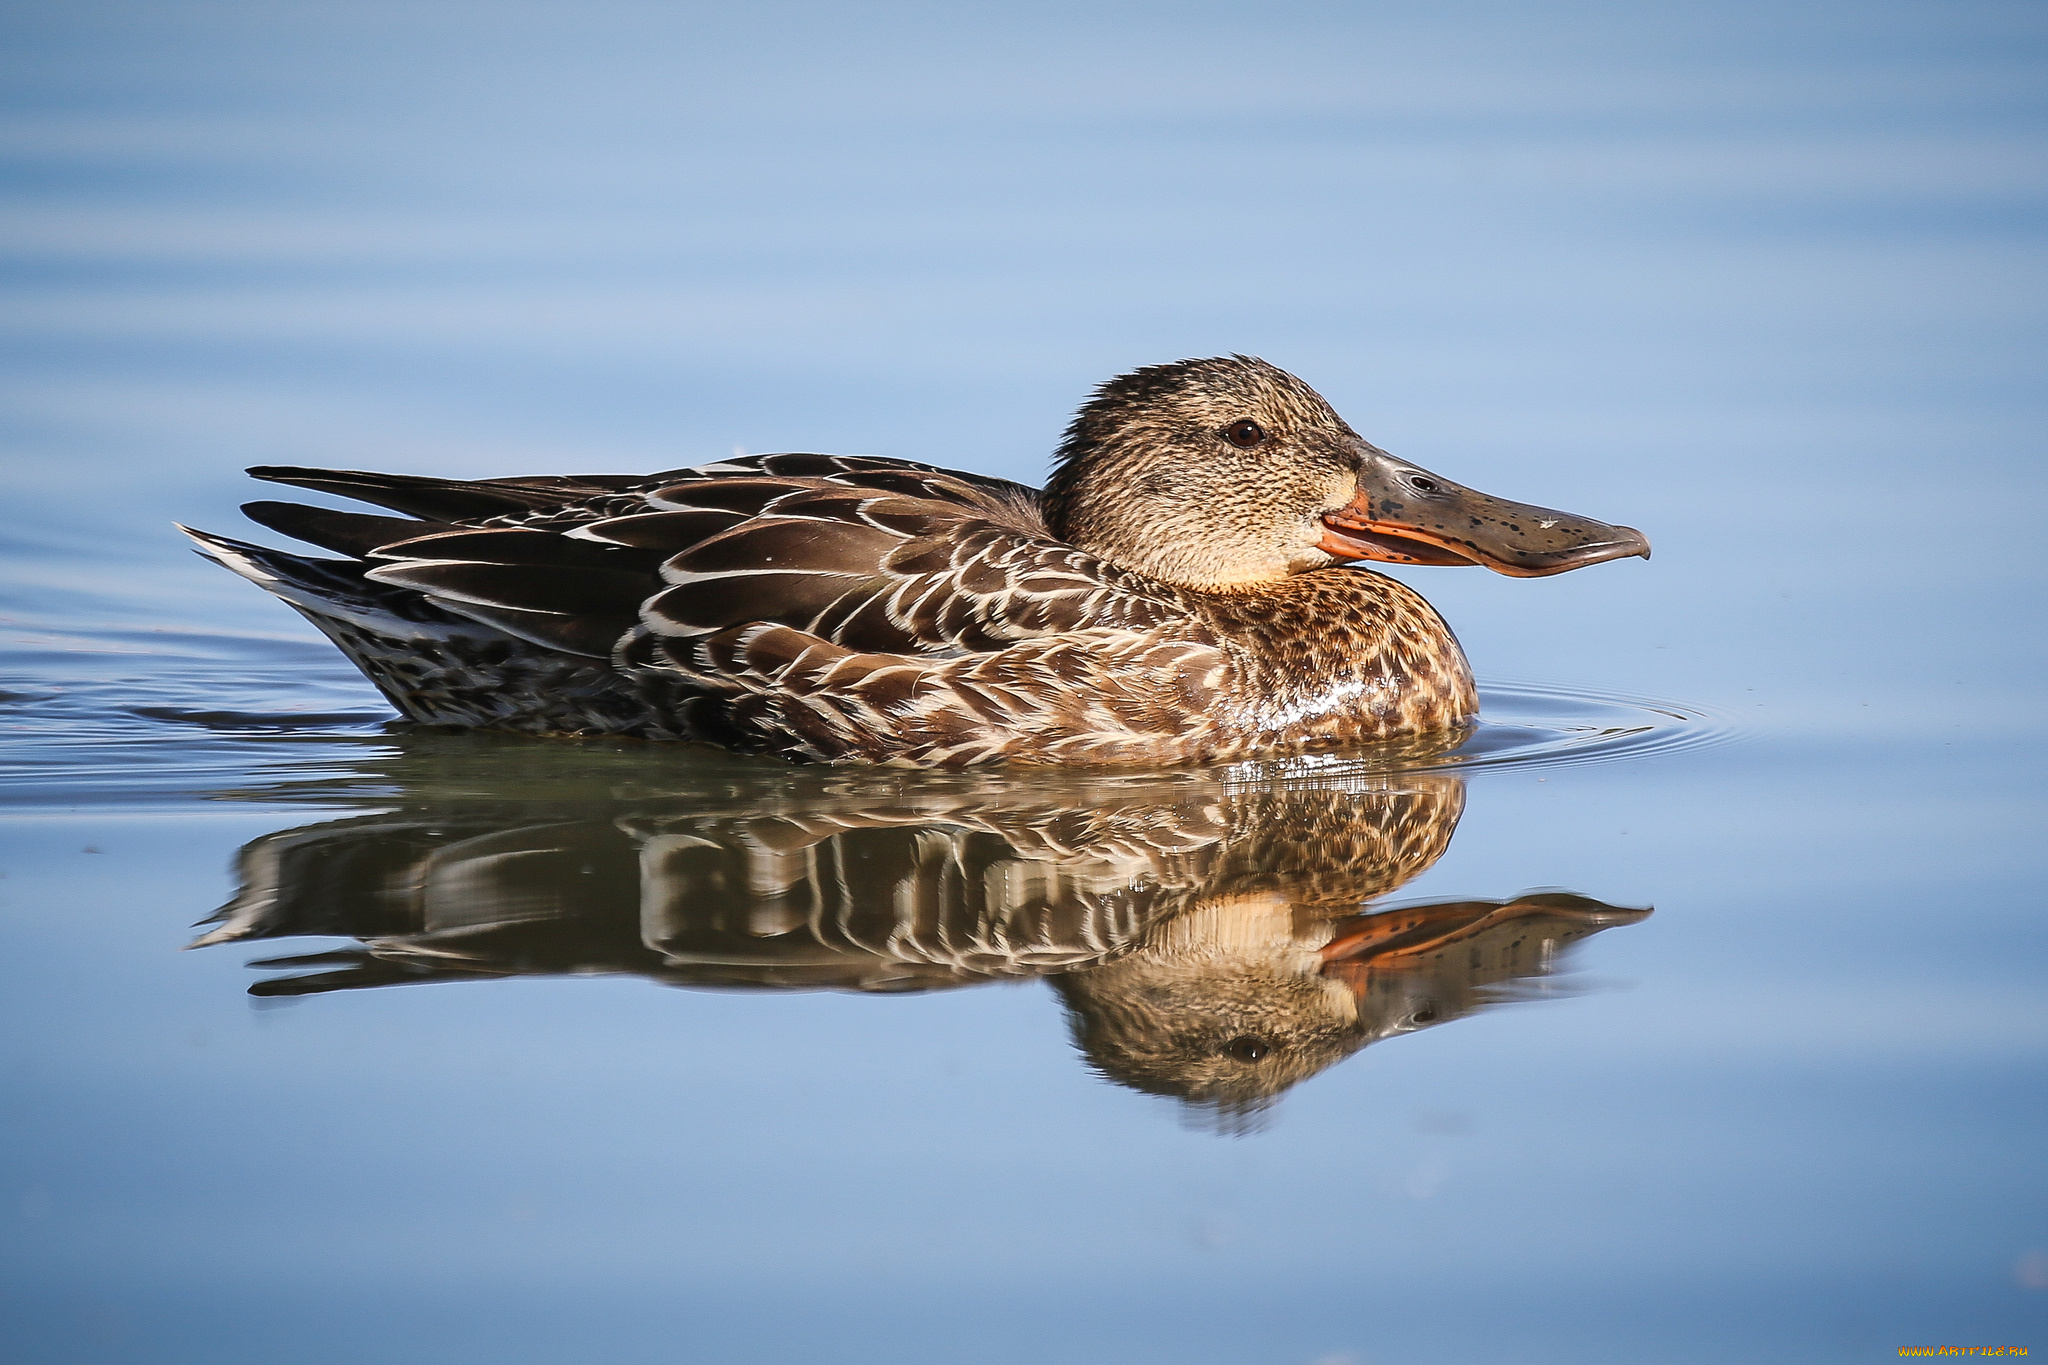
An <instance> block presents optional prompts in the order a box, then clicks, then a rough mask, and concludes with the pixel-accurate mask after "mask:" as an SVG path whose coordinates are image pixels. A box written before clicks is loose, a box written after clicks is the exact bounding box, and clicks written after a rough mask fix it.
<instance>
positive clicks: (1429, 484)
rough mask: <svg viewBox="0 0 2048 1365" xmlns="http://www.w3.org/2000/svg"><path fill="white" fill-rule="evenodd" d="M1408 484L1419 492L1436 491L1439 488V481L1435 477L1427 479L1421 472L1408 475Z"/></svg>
mask: <svg viewBox="0 0 2048 1365" xmlns="http://www.w3.org/2000/svg"><path fill="white" fill-rule="evenodd" d="M1408 486H1409V487H1410V488H1413V489H1414V490H1415V491H1416V492H1418V493H1434V492H1436V490H1437V481H1436V480H1435V479H1426V478H1424V477H1423V476H1422V475H1420V474H1410V475H1409V476H1408Z"/></svg>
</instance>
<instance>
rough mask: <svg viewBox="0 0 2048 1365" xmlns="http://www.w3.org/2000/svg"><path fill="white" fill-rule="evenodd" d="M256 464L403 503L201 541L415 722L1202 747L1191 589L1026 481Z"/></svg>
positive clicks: (770, 462)
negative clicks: (1138, 567) (496, 472)
mask: <svg viewBox="0 0 2048 1365" xmlns="http://www.w3.org/2000/svg"><path fill="white" fill-rule="evenodd" d="M250 472H251V473H252V474H254V475H255V476H256V477H258V478H263V479H268V480H270V481H273V482H279V483H288V484H293V485H296V486H299V487H303V488H309V489H313V490H316V491H320V492H326V493H339V494H343V495H346V496H349V497H353V498H356V499H358V500H361V501H364V502H369V503H372V504H375V505H377V506H380V507H383V508H386V509H389V510H391V511H394V512H398V513H401V514H403V515H401V516H397V517H393V516H375V515H366V514H359V513H350V512H336V511H331V510H327V509H322V508H315V507H307V506H302V505H298V504H292V503H276V502H262V503H252V504H249V505H248V507H247V508H246V509H245V510H246V511H247V512H248V513H249V515H250V516H251V517H252V518H253V519H254V520H256V521H258V522H260V523H262V524H264V525H266V526H269V527H271V528H273V529H275V530H279V531H283V532H285V533H286V534H289V535H292V536H295V537H297V538H299V539H302V540H305V541H308V542H311V543H313V544H316V545H320V546H322V547H324V548H326V549H329V550H333V551H337V552H339V553H341V554H344V555H347V556H348V558H347V559H344V560H315V559H308V558H305V557H303V556H298V555H288V554H282V553H280V552H277V551H272V550H265V549H262V548H260V547H256V546H251V545H245V544H242V543H240V542H236V541H231V540H227V539H225V538H223V537H218V536H210V535H205V534H202V533H194V535H195V539H197V540H198V541H199V542H200V544H201V546H202V548H203V550H204V551H205V552H206V553H208V554H210V555H211V556H213V557H214V558H216V559H218V560H220V561H221V562H222V563H224V564H226V565H227V566H228V567H230V568H232V569H235V570H236V571H237V572H239V573H242V574H243V575H244V576H246V577H249V578H251V579H252V580H254V581H256V582H258V583H259V584H261V585H262V586H263V587H265V588H267V589H269V590H270V591H272V592H274V593H276V594H277V595H278V596H280V597H282V598H284V599H285V600H286V601H287V602H290V603H291V604H292V605H293V606H295V607H297V608H298V609H299V610H300V611H301V612H303V613H304V614H306V615H307V616H308V617H309V618H310V619H312V620H313V622H314V623H315V624H316V625H318V626H319V627H320V628H321V629H322V630H323V631H325V632H326V633H327V634H328V635H329V636H330V637H331V638H333V639H334V640H335V641H336V643H337V644H339V645H340V646H341V647H342V649H343V650H344V651H345V652H346V653H347V654H348V655H349V657H350V658H351V659H352V660H354V661H355V662H356V663H357V664H358V666H360V667H361V668H362V669H363V671H364V672H365V673H366V674H367V675H369V677H370V678H371V679H372V680H373V681H374V682H376V683H377V685H378V686H379V687H380V688H381V689H382V690H383V691H384V692H385V694H386V695H387V696H388V697H389V698H390V699H391V701H392V702H393V704H394V705H396V706H397V707H398V708H399V709H400V710H401V711H403V712H404V713H405V714H406V715H407V716H409V717H410V718H412V719H414V720H416V721H420V722H423V723H426V724H436V725H460V726H468V727H487V728H495V729H510V730H518V731H523V732H527V733H581V734H589V733H613V734H628V735H637V736H642V737H647V738H678V739H708V740H712V741H714V742H718V743H721V744H725V745H727V746H729V747H734V748H740V749H766V750H769V751H773V752H778V753H782V754H784V755H786V756H788V757H791V758H803V759H812V760H824V761H837V760H848V759H851V760H866V761H896V762H906V763H914V764H920V765H928V764H948V765H952V764H960V763H968V762H979V761H987V760H990V759H998V758H1024V759H1037V760H1040V761H1091V760H1094V761H1132V760H1141V761H1142V760H1154V761H1173V760H1174V759H1178V758H1190V757H1200V756H1202V754H1201V753H1200V752H1199V751H1198V750H1196V749H1193V748H1191V747H1190V746H1191V745H1196V744H1198V743H1199V741H1198V740H1196V739H1195V737H1194V735H1193V734H1191V733H1190V731H1191V725H1190V718H1191V717H1197V718H1198V717H1200V716H1202V715H1203V714H1205V711H1206V708H1207V704H1208V702H1209V701H1210V700H1211V698H1209V697H1208V696H1206V695H1204V693H1203V687H1204V680H1205V679H1206V680H1209V682H1210V684H1211V685H1213V682H1214V679H1215V677H1216V675H1217V673H1218V670H1219V668H1220V665H1221V656H1220V655H1218V654H1217V652H1216V651H1215V650H1214V649H1213V648H1212V647H1211V646H1210V642H1208V641H1207V640H1206V639H1204V638H1202V636H1203V632H1202V631H1200V630H1199V629H1195V630H1192V631H1191V630H1190V629H1189V611H1188V607H1187V605H1186V602H1185V600H1184V599H1183V597H1182V596H1181V595H1180V594H1179V593H1177V592H1175V591H1174V590H1172V589H1170V588H1166V587H1164V586H1162V585H1159V584H1156V583H1153V582H1151V581H1150V580H1147V579H1143V578H1140V577H1138V576H1136V575H1132V574H1129V573H1126V572H1124V571H1122V570H1120V569H1118V568H1116V567H1115V566H1113V565H1110V564H1107V563H1105V562H1103V561H1102V560H1100V559H1097V558H1095V557H1094V556H1092V555H1089V554H1087V553H1085V552H1083V551H1081V550H1078V549H1075V548H1074V547H1072V546H1069V545H1064V544H1061V543H1060V542H1058V541H1057V540H1055V539H1054V538H1053V537H1052V536H1051V535H1050V533H1049V532H1048V531H1047V529H1046V526H1045V523H1044V521H1043V519H1042V517H1041V515H1040V512H1039V505H1038V495H1037V493H1036V492H1035V491H1034V490H1031V489H1028V488H1025V487H1023V486H1021V485H1018V484H1013V483H1008V482H1005V481H1003V480H999V479H991V478H985V477H981V476H977V475H970V474H959V473H953V472H949V471H945V470H940V469H937V468H934V467H932V466H928V465H920V464H914V463H911V462H908V461H901V460H889V459H882V458H876V457H865V456H828V455H810V454H783V455H762V456H750V457H743V458H738V459H734V460H730V461H724V462H721V463H719V464H714V465H707V466H703V467H700V468H694V469H684V470H675V471H669V472H666V473H662V474H656V475H641V476H628V475H577V476H562V477H545V478H503V479H488V480H480V481H457V480H445V479H426V478H418V477H413V476H406V475H383V474H367V473H359V472H354V471H329V470H313V469H299V468H281V467H264V468H258V469H254V470H251V471H250ZM1199 728H1200V726H1199V723H1197V724H1195V725H1194V726H1193V727H1192V729H1197V730H1198V729H1199Z"/></svg>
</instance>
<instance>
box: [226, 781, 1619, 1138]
mask: <svg viewBox="0 0 2048 1365" xmlns="http://www.w3.org/2000/svg"><path fill="white" fill-rule="evenodd" d="M1084 796H1085V804H1084V803H1083V800H1082V798H1083V797H1084ZM706 804H708V803H706V802H702V801H694V802H685V801H668V802H663V801H653V802H639V803H595V802H593V803H588V804H587V805H586V806H585V807H584V808H583V809H580V810H577V811H575V812H573V814H572V813H570V812H559V813H558V814H557V817H556V818H553V819H548V820H535V819H533V818H532V817H533V814H534V810H535V808H534V807H533V806H532V805H531V804H525V805H511V804H492V803H474V804H470V805H461V804H455V805H451V804H449V803H447V802H445V801H436V802H434V803H432V804H431V805H422V806H420V807H417V808H414V809H411V810H400V811H397V812H393V813H386V814H376V815H367V816H362V817H359V818H355V819H342V820H335V821H331V822H327V823H322V824H315V825H308V826H306V827H304V828H300V829H293V830H286V831H282V832H279V833H276V834H271V835H267V836H265V837H263V838H260V839H257V840H256V841H254V842H253V843H251V844H249V845H248V846H247V847H246V848H245V849H244V850H243V851H242V855H241V864H240V873H241V889H240V891H239V893H238V894H237V895H236V896H235V898H234V899H233V900H232V901H230V902H229V903H228V904H227V905H226V906H224V907H222V908H221V910H220V911H218V912H217V913H216V914H215V916H214V917H213V919H212V920H211V921H209V923H215V924H217V926H218V927H216V928H214V929H212V930H211V931H210V932H208V933H206V934H205V935H203V936H202V937H201V938H200V939H199V940H198V941H197V943H195V944H194V946H200V945H205V944H218V943H226V942H235V941H242V940H252V939H265V938H277V937H285V936H297V935H341V936H346V937H350V938H354V939H356V940H358V944H357V945H356V946H352V947H348V948H345V949H342V950H339V951H335V952H325V953H315V954H311V955H307V956H298V957H282V958H272V959H267V960H264V961H260V962H258V963H256V964H254V965H257V966H262V967H271V968H284V969H292V970H293V972H294V973H295V974H292V975H287V976H282V977H277V978H273V979H270V980H267V981H264V982H261V983H259V984H257V985H256V986H254V987H252V988H251V989H252V992H253V993H254V994H256V995H259V996H272V997H276V996H302V995H310V994H317V993H321V992H326V991H336V990H353V989H360V988H364V987H372V986H389V985H397V984H402V983H412V982H429V981H470V980H480V979H489V978H493V977H508V976H524V975H549V974H592V973H632V974H637V975H640V976H645V977H648V978H651V979H653V980H656V981H660V982H663V983H666V984H670V985H677V986H697V987H712V988H720V989H751V990H815V989H835V990H847V991H862V992H872V993H891V992H905V991H930V990H942V989H948V988H952V987H959V986H968V985H974V984H977V983H983V982H990V981H998V980H1015V979H1019V978H1030V977H1044V978H1045V979H1046V980H1047V982H1048V983H1049V984H1050V985H1051V986H1052V988H1053V989H1054V990H1055V991H1057V992H1058V994H1059V996H1060V998H1061V1000H1062V1001H1063V1002H1064V1004H1065V1006H1066V1008H1067V1012H1068V1015H1069V1018H1070V1021H1071V1024H1072V1028H1073V1034H1074V1038H1075V1041H1076V1042H1077V1043H1078V1045H1079V1047H1080V1048H1081V1050H1082V1052H1083V1053H1084V1054H1085V1055H1086V1056H1087V1058H1088V1060H1089V1061H1090V1062H1091V1063H1092V1064H1093V1065H1094V1066H1095V1067H1096V1068H1097V1069H1098V1070H1099V1071H1101V1072H1102V1073H1103V1074H1104V1075H1106V1076H1108V1077H1109V1078H1111V1079H1112V1080H1115V1081H1118V1082H1120V1083H1122V1084H1124V1085H1127V1086H1130V1087H1132V1088H1134V1089H1137V1090H1141V1091H1146V1092H1149V1093H1152V1094H1158V1095H1168V1096H1175V1097H1178V1098H1180V1099H1183V1100H1186V1101H1189V1102H1191V1103H1192V1104H1195V1105H1197V1106H1200V1107H1202V1108H1203V1109H1205V1110H1208V1111H1211V1112H1213V1113H1214V1114H1216V1115H1217V1116H1219V1117H1224V1116H1239V1117H1242V1116H1247V1115H1249V1114H1251V1113H1252V1112H1254V1111H1256V1110H1258V1109H1259V1108H1261V1107H1262V1106H1264V1105H1265V1104H1267V1103H1269V1102H1270V1101H1271V1100H1272V1099H1273V1098H1274V1097H1276V1096H1278V1095H1279V1094H1280V1093H1281V1092H1283V1091H1284V1090H1286V1089H1287V1088H1288V1087H1290V1086H1292V1085H1294V1084H1295V1083H1297V1082H1298V1081H1300V1080H1302V1079H1304V1078H1305V1077H1308V1076H1311V1075H1314V1074H1315V1073H1316V1072H1319V1071H1321V1070H1323V1069H1324V1068H1326V1067H1328V1066H1329V1065H1330V1064H1331V1063H1333V1062H1335V1061H1337V1060H1339V1059H1340V1058H1343V1057H1345V1056H1348V1055H1349V1054H1351V1053H1353V1052H1356V1051H1357V1050H1358V1049H1360V1048H1361V1047H1364V1046H1365V1045H1366V1044H1368V1043H1372V1042H1375V1041H1377V1040H1379V1039H1382V1038H1386V1037H1390V1036H1393V1035H1396V1034H1401V1033H1410V1032H1414V1031H1416V1030H1418V1029H1422V1028H1428V1027H1432V1026H1435V1025H1438V1024H1442V1023H1446V1022H1448V1021H1449V1020H1452V1019H1456V1018H1458V1017H1460V1016H1462V1015H1465V1014H1469V1013H1471V1012H1472V1011H1473V1010H1475V1009H1477V1008H1479V1007H1481V1006H1483V1005H1487V1004H1492V1003H1498V1002H1501V1001H1504V1000H1511V999H1516V998H1525V997H1527V996H1530V995H1532V994H1542V993H1544V987H1543V986H1542V984H1541V978H1544V977H1546V976H1548V975H1549V974H1550V973H1552V972H1553V971H1554V970H1555V968H1556V966H1557V965H1558V961H1559V955H1560V952H1561V950H1563V949H1564V948H1565V947H1566V945H1568V944H1570V943H1572V942H1573V941H1574V940H1577V939H1581V938H1584V937H1586V936H1587V935H1589V934H1593V933H1597V932H1599V931H1600V930H1602V929H1606V928H1609V927H1612V926H1614V925H1617V924H1632V923H1635V922H1636V921H1638V920H1641V919H1643V918H1644V917H1646V916H1647V915H1648V914H1649V913H1650V912H1649V911H1648V910H1632V909H1624V908H1620V907H1616V906H1611V905H1606V904H1603V903H1601V902H1599V901H1596V900H1590V899H1587V898H1586V897H1583V896H1577V895H1569V894H1564V893H1558V892H1542V893H1529V894H1524V895H1521V896H1518V897H1515V898H1514V899H1511V900H1504V901H1491V900H1489V901H1450V902H1443V903H1438V904H1430V905H1412V906H1407V907H1403V908H1394V909H1388V908H1381V907H1379V906H1376V905H1375V904H1374V903H1375V902H1378V901H1380V900H1381V899H1382V898H1384V897H1386V896H1388V895H1389V894H1390V893H1392V892H1393V891H1395V890H1396V889H1398V888H1399V887H1401V886H1402V885H1403V884H1405V883H1407V882H1408V881H1410V880H1411V879H1413V878H1414V877H1416V876H1417V875H1419V874H1420V873H1421V872H1423V871H1424V870H1425V869H1426V868H1428V867H1429V866H1430V865H1431V864H1432V863H1434V862H1435V861H1436V860H1437V858H1438V857H1439V856H1441V855H1442V853H1443V851H1444V849H1445V848H1446V847H1447V845H1448V844H1449V842H1450V838H1451V834H1452V832H1453V830H1454V829H1455V828H1456V827H1457V823H1458V818H1459V815H1460V813H1461V812H1462V810H1463V807H1464V786H1463V783H1462V781H1461V780H1460V779H1458V778H1456V777H1452V776H1447V775H1443V774H1434V773H1419V774H1418V773H1408V774H1396V775H1379V776H1368V777H1351V778H1346V779H1342V780H1333V781H1326V782H1320V783H1315V782H1311V783H1306V784H1304V783H1301V782H1298V781H1297V782H1292V783H1289V784H1288V785H1285V786H1271V785H1269V786H1256V787H1254V786H1247V787H1237V786H1232V785H1228V784H1221V785H1205V786H1193V785H1190V784H1186V783H1181V784H1171V785H1165V786H1161V787H1157V788H1147V787H1145V786H1143V785H1135V786H1117V787H1113V788H1110V789H1108V790H1087V791H1086V792H1085V793H1084V792H1081V791H1077V790H1068V791H1055V792H1052V793H1050V794H1048V793H1047V792H1046V791H1044V790H1039V791H1036V792H1032V791H1027V790H1018V789H1006V788H1002V787H999V786H994V785H984V786H983V787H981V788H979V789H976V788H954V789H929V790H926V789H921V788H919V787H916V786H914V785H904V786H898V787H895V788H891V789H887V790H884V791H870V792H865V793H863V792H861V791H858V790H852V791H848V790H844V789H841V790H839V791H838V792H836V794H828V793H824V792H820V793H814V794H812V795H811V796H810V797H809V798H807V799H804V800H794V799H792V798H791V796H790V794H789V793H787V792H784V793H781V794H779V795H778V796H776V797H774V798H773V799H768V798H765V797H764V798H762V799H759V800H756V801H755V802H753V803H752V804H751V805H748V806H746V807H745V808H744V809H741V810H737V811H736V810H735V809H733V805H734V803H733V802H732V801H731V800H730V799H727V800H726V801H724V802H723V803H722V804H723V807H724V808H723V809H717V810H707V809H704V808H703V807H704V806H705V805H706ZM564 816H569V817H570V818H563V817H564Z"/></svg>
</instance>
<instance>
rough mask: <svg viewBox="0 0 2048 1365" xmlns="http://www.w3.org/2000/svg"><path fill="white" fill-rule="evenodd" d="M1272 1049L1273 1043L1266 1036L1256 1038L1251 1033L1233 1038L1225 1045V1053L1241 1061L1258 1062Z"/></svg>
mask: <svg viewBox="0 0 2048 1365" xmlns="http://www.w3.org/2000/svg"><path fill="white" fill-rule="evenodd" d="M1272 1050H1273V1048H1272V1045H1271V1044H1269V1043H1267V1042H1266V1040H1265V1039H1264V1038H1254V1037H1251V1036H1250V1035H1249V1034H1247V1035H1246V1036H1245V1037H1242V1038H1232V1039H1231V1040H1230V1041H1229V1042H1227V1043H1225V1044H1224V1045H1223V1055H1224V1056H1226V1057H1235V1058H1236V1059H1237V1060H1238V1061H1240V1062H1256V1061H1257V1060H1259V1058H1261V1057H1263V1056H1265V1055H1266V1054H1267V1053H1269V1052H1271V1051H1272Z"/></svg>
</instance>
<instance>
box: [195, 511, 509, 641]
mask: <svg viewBox="0 0 2048 1365" xmlns="http://www.w3.org/2000/svg"><path fill="white" fill-rule="evenodd" d="M415 524H417V523H415ZM178 529H179V530H180V531H183V532H184V533H185V534H186V535H187V536H189V537H191V539H192V542H193V543H194V544H195V545H196V546H198V550H199V554H200V555H201V556H202V557H203V558H206V559H210V560H212V561H213V562H214V563H216V564H218V565H220V566H221V567H222V568H224V569H229V570H232V571H233V572H235V573H238V574H240V575H241V576H242V577H244V578H246V579H248V580H249V581H250V582H251V583H254V584H255V585H256V586H257V587H259V588H262V589H263V590H264V591H266V592H268V593H271V594H273V595H274V596H277V597H280V598H283V599H284V600H285V601H286V602H289V603H291V605H293V606H294V607H297V608H298V609H299V610H300V611H302V612H304V613H305V614H306V615H307V616H308V617H310V618H312V620H313V623H314V624H315V625H323V622H324V621H326V620H339V621H345V622H347V623H348V624H350V625H352V626H357V627H359V628H361V629H363V630H371V631H377V632H379V633H381V634H385V635H391V636H397V637H400V638H407V637H418V636H428V637H441V636H445V635H446V634H447V633H448V630H449V628H450V627H460V628H464V629H467V630H468V631H471V632H474V631H476V630H477V629H478V626H477V625H476V623H474V622H471V621H469V620H468V619H466V618H464V617H460V616H457V615H455V614H454V613H452V612H448V611H444V610H443V609H441V608H440V607H438V606H436V605H434V603H432V602H431V601H429V600H428V599H427V598H425V597H423V596H421V595H420V594H419V593H417V592H412V591H408V590H407V589H404V588H399V587H393V586H389V585H386V584H383V583H377V582H373V581H371V580H370V579H367V578H365V577H364V576H363V570H364V569H365V568H367V567H368V566H367V565H365V564H362V563H361V562H359V561H356V560H349V559H315V558H313V557H312V556H310V555H298V554H292V553H290V552H289V551H285V550H272V549H268V548H266V547H264V546H261V545H251V544H249V543H248V542H247V541H244V540H234V539H231V538H230V537H228V536H219V535H215V534H213V533H212V532H211V531H196V530H194V529H192V528H191V527H189V526H179V527H178ZM323 628H324V625H323Z"/></svg>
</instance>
